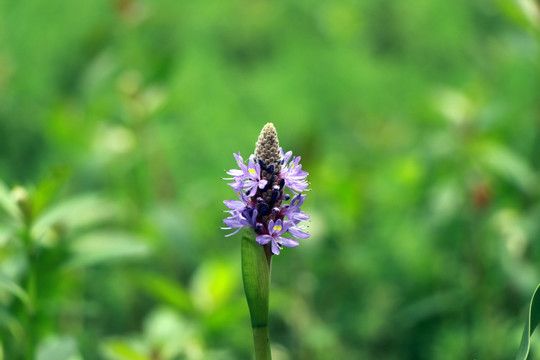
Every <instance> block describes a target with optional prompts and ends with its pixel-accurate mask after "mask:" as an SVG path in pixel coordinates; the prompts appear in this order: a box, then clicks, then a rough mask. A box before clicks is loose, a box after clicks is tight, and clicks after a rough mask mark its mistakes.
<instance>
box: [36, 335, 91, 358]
mask: <svg viewBox="0 0 540 360" xmlns="http://www.w3.org/2000/svg"><path fill="white" fill-rule="evenodd" d="M36 360H82V358H81V355H80V354H79V350H78V349H77V343H76V342H75V340H73V338H71V337H69V336H64V337H55V338H50V339H47V340H45V341H44V342H42V343H41V344H40V345H39V348H38V350H37V355H36Z"/></svg>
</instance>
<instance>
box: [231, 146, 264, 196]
mask: <svg viewBox="0 0 540 360" xmlns="http://www.w3.org/2000/svg"><path fill="white" fill-rule="evenodd" d="M233 155H234V157H235V158H236V162H237V163H238V166H240V169H231V170H229V171H227V174H229V175H231V176H233V178H234V182H232V183H229V185H230V186H232V188H233V189H234V191H236V192H238V191H240V190H242V189H246V194H247V196H253V195H255V193H256V192H257V188H259V189H263V188H264V187H265V186H266V184H267V183H268V180H265V179H261V167H260V165H259V164H257V163H256V162H255V161H254V159H253V157H250V159H249V162H248V165H247V166H246V165H245V164H244V160H243V159H242V156H241V155H240V153H239V154H238V155H236V154H233Z"/></svg>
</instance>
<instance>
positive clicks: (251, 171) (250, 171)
mask: <svg viewBox="0 0 540 360" xmlns="http://www.w3.org/2000/svg"><path fill="white" fill-rule="evenodd" d="M249 173H250V174H251V175H256V174H257V173H256V172H255V169H249Z"/></svg>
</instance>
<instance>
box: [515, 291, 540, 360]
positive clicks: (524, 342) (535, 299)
mask: <svg viewBox="0 0 540 360" xmlns="http://www.w3.org/2000/svg"><path fill="white" fill-rule="evenodd" d="M539 322H540V284H539V285H538V287H537V288H536V290H535V291H534V294H533V296H532V299H531V303H530V305H529V314H528V316H527V321H526V322H525V329H523V337H522V338H521V345H520V347H519V351H518V353H517V355H516V357H515V360H526V359H527V358H528V356H529V349H530V347H531V336H532V334H533V332H534V329H536V326H538V323H539Z"/></svg>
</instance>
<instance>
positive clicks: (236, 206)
mask: <svg viewBox="0 0 540 360" xmlns="http://www.w3.org/2000/svg"><path fill="white" fill-rule="evenodd" d="M223 203H224V204H225V206H226V207H228V208H229V209H231V210H238V211H241V210H244V209H245V207H246V204H245V203H244V202H242V201H238V200H225V201H223Z"/></svg>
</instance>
